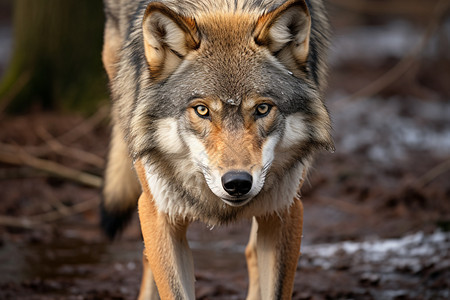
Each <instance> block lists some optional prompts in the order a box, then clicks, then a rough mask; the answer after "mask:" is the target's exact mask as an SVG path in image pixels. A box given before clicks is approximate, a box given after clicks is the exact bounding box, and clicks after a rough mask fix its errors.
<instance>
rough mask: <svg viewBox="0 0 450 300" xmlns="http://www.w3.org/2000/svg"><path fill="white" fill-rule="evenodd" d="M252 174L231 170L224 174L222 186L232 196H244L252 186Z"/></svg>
mask: <svg viewBox="0 0 450 300" xmlns="http://www.w3.org/2000/svg"><path fill="white" fill-rule="evenodd" d="M252 181H253V179H252V175H250V174H249V173H247V172H239V171H230V172H227V173H225V174H224V175H223V176H222V186H223V188H224V190H225V191H226V192H227V193H228V194H230V195H231V196H242V195H245V194H247V193H248V192H249V191H250V190H251V188H252Z"/></svg>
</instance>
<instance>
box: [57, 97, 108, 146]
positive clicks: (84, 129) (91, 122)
mask: <svg viewBox="0 0 450 300" xmlns="http://www.w3.org/2000/svg"><path fill="white" fill-rule="evenodd" d="M108 115H109V106H108V105H104V106H102V107H100V108H99V109H98V111H97V112H96V113H95V114H93V115H92V116H91V117H90V118H88V119H86V120H85V121H84V122H82V123H80V124H79V125H77V126H75V127H74V128H73V129H71V130H69V131H67V132H66V133H64V134H62V135H60V136H58V137H56V138H55V139H58V140H60V141H62V142H64V143H66V144H70V143H71V142H74V141H76V140H77V139H79V138H80V137H82V136H84V135H86V134H87V133H89V132H91V131H92V130H93V129H94V128H95V127H97V125H98V124H100V123H101V122H102V121H103V120H105V119H106V118H107V117H108Z"/></svg>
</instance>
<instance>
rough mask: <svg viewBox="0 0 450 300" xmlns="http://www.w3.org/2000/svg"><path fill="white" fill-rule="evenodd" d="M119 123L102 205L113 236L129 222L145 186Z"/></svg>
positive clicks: (106, 227) (104, 222)
mask: <svg viewBox="0 0 450 300" xmlns="http://www.w3.org/2000/svg"><path fill="white" fill-rule="evenodd" d="M117 127H118V126H117V125H116V126H114V127H113V132H112V138H111V144H110V149H109V155H108V163H107V165H106V171H105V180H104V183H103V197H102V201H101V204H100V211H101V226H102V228H103V230H104V231H105V233H106V234H107V235H108V237H110V238H111V239H112V238H114V237H115V236H116V235H117V234H118V233H120V232H121V231H122V229H123V228H124V227H125V226H126V225H127V224H128V222H129V221H130V219H131V217H132V216H133V213H134V211H136V207H137V200H138V197H139V195H140V194H141V187H140V185H139V181H138V179H137V176H136V173H135V171H134V169H133V166H132V161H131V159H130V157H129V156H128V149H127V146H126V144H125V142H124V140H123V136H122V133H121V132H120V129H118V128H117Z"/></svg>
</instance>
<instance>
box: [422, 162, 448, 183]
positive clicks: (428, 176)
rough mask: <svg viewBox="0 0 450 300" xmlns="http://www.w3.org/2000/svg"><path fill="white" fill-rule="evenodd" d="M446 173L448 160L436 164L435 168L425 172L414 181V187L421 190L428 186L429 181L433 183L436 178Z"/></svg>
mask: <svg viewBox="0 0 450 300" xmlns="http://www.w3.org/2000/svg"><path fill="white" fill-rule="evenodd" d="M448 171H450V159H448V160H446V161H444V162H442V163H440V164H438V165H437V166H435V167H434V168H432V169H431V170H429V171H428V172H426V173H425V174H424V175H422V176H421V177H419V178H418V179H417V180H416V181H415V183H414V186H416V187H417V188H419V189H420V188H423V187H425V186H426V185H428V184H429V183H430V182H431V181H433V180H434V179H435V178H436V177H438V176H439V175H441V174H444V173H446V172H448Z"/></svg>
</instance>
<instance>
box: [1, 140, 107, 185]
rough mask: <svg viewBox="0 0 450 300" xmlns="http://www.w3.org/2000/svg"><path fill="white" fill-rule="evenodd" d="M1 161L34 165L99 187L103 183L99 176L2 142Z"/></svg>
mask: <svg viewBox="0 0 450 300" xmlns="http://www.w3.org/2000/svg"><path fill="white" fill-rule="evenodd" d="M8 149H9V150H10V151H8ZM11 150H13V151H11ZM0 161H1V162H4V163H8V164H13V165H25V166H28V167H32V168H35V169H37V170H41V171H44V172H46V173H49V174H52V175H55V176H57V177H61V178H65V179H69V180H72V181H74V182H78V183H81V184H84V185H87V186H90V187H94V188H99V187H100V186H101V184H102V179H101V178H100V177H98V176H95V175H91V174H88V173H85V172H82V171H79V170H75V169H71V168H68V167H66V166H64V165H61V164H58V163H55V162H52V161H48V160H44V159H40V158H36V157H34V156H32V155H30V154H28V153H26V152H24V151H22V150H21V148H19V147H14V146H10V145H5V144H0Z"/></svg>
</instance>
